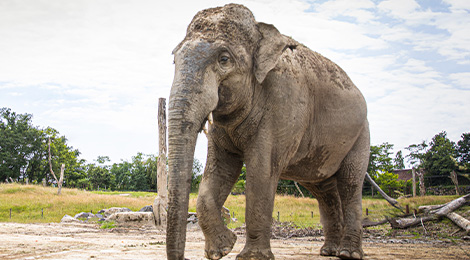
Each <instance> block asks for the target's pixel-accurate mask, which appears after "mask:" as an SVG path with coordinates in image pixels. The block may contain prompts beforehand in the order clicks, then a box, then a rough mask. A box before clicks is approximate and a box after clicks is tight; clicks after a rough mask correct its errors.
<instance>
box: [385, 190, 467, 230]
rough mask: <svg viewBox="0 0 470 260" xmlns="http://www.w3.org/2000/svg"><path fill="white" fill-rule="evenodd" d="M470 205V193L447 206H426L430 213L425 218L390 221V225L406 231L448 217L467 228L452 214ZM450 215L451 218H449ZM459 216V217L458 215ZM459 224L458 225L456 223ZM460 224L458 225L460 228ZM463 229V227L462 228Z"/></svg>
mask: <svg viewBox="0 0 470 260" xmlns="http://www.w3.org/2000/svg"><path fill="white" fill-rule="evenodd" d="M468 204H470V193H469V194H467V195H465V196H462V197H460V198H458V199H455V200H453V201H451V202H449V203H447V204H444V205H436V206H425V207H426V208H427V209H429V211H428V213H429V214H428V215H426V216H424V217H420V218H402V219H388V222H389V223H390V225H391V226H392V228H399V229H404V228H408V227H411V226H416V225H418V224H421V223H424V222H427V221H431V220H438V219H440V218H442V217H448V218H449V219H451V220H452V221H454V220H453V218H454V219H456V221H459V223H460V224H462V223H463V224H462V225H464V226H466V222H465V221H463V220H461V219H459V218H458V217H456V216H455V215H457V214H455V213H454V214H455V215H454V214H451V213H453V211H455V210H457V209H458V208H460V207H462V206H464V205H468ZM433 207H434V209H430V208H433ZM449 215H450V217H449ZM457 216H458V215H457ZM456 224H457V223H456ZM460 224H457V225H459V226H460ZM460 227H461V226H460Z"/></svg>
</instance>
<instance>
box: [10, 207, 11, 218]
mask: <svg viewBox="0 0 470 260" xmlns="http://www.w3.org/2000/svg"><path fill="white" fill-rule="evenodd" d="M10 219H11V209H10Z"/></svg>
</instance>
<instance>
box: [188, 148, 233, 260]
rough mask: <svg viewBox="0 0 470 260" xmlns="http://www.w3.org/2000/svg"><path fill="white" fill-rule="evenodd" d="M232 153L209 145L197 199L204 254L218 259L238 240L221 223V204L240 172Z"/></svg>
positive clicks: (228, 251)
mask: <svg viewBox="0 0 470 260" xmlns="http://www.w3.org/2000/svg"><path fill="white" fill-rule="evenodd" d="M211 146H212V147H211ZM211 148H212V149H211ZM235 157H236V156H235V155H230V154H226V153H220V152H218V151H216V149H215V148H214V146H213V145H209V156H208V159H207V163H206V169H205V170H204V176H203V179H202V182H201V185H200V187H199V195H198V199H197V214H198V218H199V225H200V226H201V229H202V231H203V233H204V236H205V239H206V245H205V256H206V257H207V258H208V259H220V258H222V257H223V256H225V255H227V254H228V253H230V251H231V250H232V248H233V246H234V244H235V242H236V240H237V236H236V235H235V234H234V233H233V232H232V231H230V230H229V229H228V228H227V227H226V226H225V225H224V222H223V219H222V216H221V209H222V206H223V204H224V202H225V200H226V199H227V196H228V195H229V193H230V191H231V189H232V187H233V185H234V183H235V182H236V180H237V178H238V176H239V175H240V173H241V168H242V161H241V160H240V159H239V158H235Z"/></svg>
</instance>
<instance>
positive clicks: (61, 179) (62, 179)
mask: <svg viewBox="0 0 470 260" xmlns="http://www.w3.org/2000/svg"><path fill="white" fill-rule="evenodd" d="M64 170H65V164H62V165H61V166H60V177H59V182H58V183H57V185H58V186H59V190H58V191H57V195H60V194H61V191H62V183H63V182H64Z"/></svg>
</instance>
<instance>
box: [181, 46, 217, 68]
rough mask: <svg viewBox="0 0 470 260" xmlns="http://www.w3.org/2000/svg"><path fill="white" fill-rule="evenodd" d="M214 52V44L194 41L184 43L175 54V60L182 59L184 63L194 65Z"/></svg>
mask: <svg viewBox="0 0 470 260" xmlns="http://www.w3.org/2000/svg"><path fill="white" fill-rule="evenodd" d="M213 52H214V43H210V42H208V41H203V40H196V41H185V42H183V44H182V46H181V48H180V49H179V50H178V52H177V54H176V58H177V59H182V60H183V62H184V63H190V64H196V63H198V62H200V61H204V60H207V59H208V58H210V56H212V54H213Z"/></svg>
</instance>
